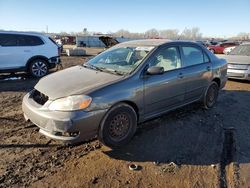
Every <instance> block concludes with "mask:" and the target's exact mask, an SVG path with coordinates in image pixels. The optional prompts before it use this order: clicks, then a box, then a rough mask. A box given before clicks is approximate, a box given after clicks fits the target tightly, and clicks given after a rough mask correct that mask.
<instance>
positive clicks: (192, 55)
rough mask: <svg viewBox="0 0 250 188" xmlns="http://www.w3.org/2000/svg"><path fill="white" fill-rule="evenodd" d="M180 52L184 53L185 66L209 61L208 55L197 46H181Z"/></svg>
mask: <svg viewBox="0 0 250 188" xmlns="http://www.w3.org/2000/svg"><path fill="white" fill-rule="evenodd" d="M182 52H183V55H184V64H185V66H191V65H197V64H201V63H205V62H209V58H208V56H207V55H206V54H205V53H203V51H202V50H201V49H199V48H196V47H193V46H183V47H182Z"/></svg>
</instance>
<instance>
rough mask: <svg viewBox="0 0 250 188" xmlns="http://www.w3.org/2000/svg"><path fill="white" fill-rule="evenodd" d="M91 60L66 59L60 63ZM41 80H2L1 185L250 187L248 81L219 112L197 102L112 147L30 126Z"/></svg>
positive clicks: (224, 97)
mask: <svg viewBox="0 0 250 188" xmlns="http://www.w3.org/2000/svg"><path fill="white" fill-rule="evenodd" d="M86 58H87V57H62V64H63V67H64V68H66V67H70V66H74V65H77V64H81V63H83V62H84V61H86ZM6 77H17V78H20V77H21V79H7V80H4V79H6ZM37 81H38V80H36V79H33V78H30V77H29V76H28V75H26V74H18V75H14V76H13V75H11V76H6V75H0V107H1V109H0V156H1V157H0V187H63V186H64V187H247V186H249V185H250V83H249V82H243V81H235V80H229V81H228V82H227V85H226V87H225V88H224V89H223V90H222V91H221V92H220V95H219V99H218V102H217V104H216V106H215V107H214V108H213V109H211V110H204V109H203V108H201V106H200V105H199V104H192V105H188V106H186V107H184V108H181V109H178V110H175V111H173V112H170V113H168V114H166V115H164V116H161V117H159V118H157V119H154V120H151V121H148V122H145V123H143V124H140V125H139V127H138V130H137V133H136V135H135V137H134V138H133V140H132V141H131V142H130V143H129V144H127V145H126V146H124V147H123V148H120V149H117V150H111V149H109V148H107V147H105V146H103V145H102V144H101V143H100V142H99V141H98V140H96V139H93V140H91V141H88V142H84V143H81V144H79V145H76V146H65V145H63V144H61V143H60V142H57V141H54V140H50V139H48V138H46V137H44V136H42V135H41V134H39V133H38V128H37V127H36V126H34V125H33V124H32V123H28V122H25V120H24V118H23V114H22V110H21V103H22V98H23V96H24V95H25V93H27V92H28V91H30V90H31V89H32V88H33V86H34V85H35V84H36V83H37ZM232 127H233V128H234V129H233V130H231V129H230V128H232ZM228 128H229V129H228ZM130 164H136V165H138V166H140V169H139V170H135V171H131V170H129V165H130Z"/></svg>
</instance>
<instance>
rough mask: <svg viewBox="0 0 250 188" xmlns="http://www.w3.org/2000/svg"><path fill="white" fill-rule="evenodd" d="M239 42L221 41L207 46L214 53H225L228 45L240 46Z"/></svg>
mask: <svg viewBox="0 0 250 188" xmlns="http://www.w3.org/2000/svg"><path fill="white" fill-rule="evenodd" d="M238 45H239V44H238V43H236V42H225V43H219V44H216V45H210V46H208V47H207V49H209V50H210V51H211V52H212V53H214V54H223V51H224V49H225V48H227V47H231V46H238Z"/></svg>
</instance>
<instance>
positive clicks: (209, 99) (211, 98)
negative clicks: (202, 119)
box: [203, 81, 219, 109]
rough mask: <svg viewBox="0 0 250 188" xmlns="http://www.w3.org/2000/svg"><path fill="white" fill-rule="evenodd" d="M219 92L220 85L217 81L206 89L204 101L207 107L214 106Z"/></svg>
mask: <svg viewBox="0 0 250 188" xmlns="http://www.w3.org/2000/svg"><path fill="white" fill-rule="evenodd" d="M218 94H219V87H218V84H217V83H216V82H214V81H213V82H212V83H211V84H210V85H209V87H208V88H207V90H206V93H205V96H204V99H203V103H204V107H205V108H206V109H209V108H212V107H213V106H214V104H215V103H216V100H217V98H218Z"/></svg>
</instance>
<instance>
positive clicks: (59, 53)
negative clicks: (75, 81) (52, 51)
mask: <svg viewBox="0 0 250 188" xmlns="http://www.w3.org/2000/svg"><path fill="white" fill-rule="evenodd" d="M57 50H58V56H61V48H60V47H58V48H57Z"/></svg>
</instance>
